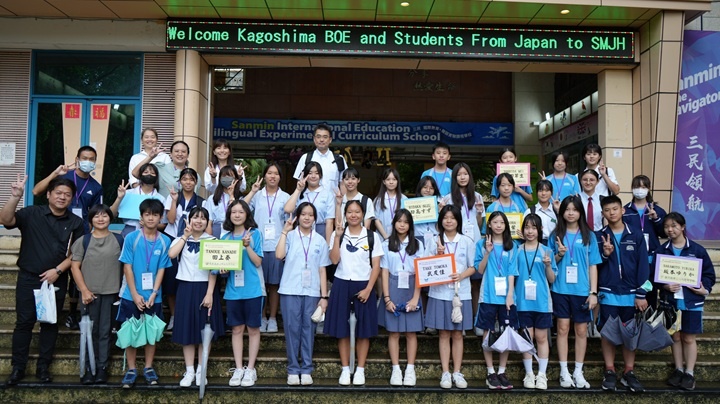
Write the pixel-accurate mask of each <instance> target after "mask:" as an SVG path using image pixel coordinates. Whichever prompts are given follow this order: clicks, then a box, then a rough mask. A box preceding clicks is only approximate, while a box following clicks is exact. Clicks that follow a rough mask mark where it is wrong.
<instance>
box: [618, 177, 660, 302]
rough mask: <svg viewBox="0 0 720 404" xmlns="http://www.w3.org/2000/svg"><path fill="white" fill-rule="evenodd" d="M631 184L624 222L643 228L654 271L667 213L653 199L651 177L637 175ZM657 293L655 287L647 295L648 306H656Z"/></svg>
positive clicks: (651, 267) (649, 259)
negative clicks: (630, 196) (630, 193)
mask: <svg viewBox="0 0 720 404" xmlns="http://www.w3.org/2000/svg"><path fill="white" fill-rule="evenodd" d="M631 185H632V194H633V200H632V202H630V203H628V204H627V205H625V213H624V214H623V222H625V223H626V224H627V225H628V226H630V228H633V227H635V228H638V229H641V230H642V232H643V236H645V247H647V250H648V255H649V256H648V263H649V264H650V270H651V271H652V270H654V269H655V263H654V262H653V256H654V255H655V251H656V250H657V249H658V248H660V240H659V239H660V237H663V238H664V237H665V232H664V231H663V224H662V223H663V219H665V216H666V215H667V213H666V212H665V209H663V208H661V207H660V206H658V205H657V204H656V203H655V202H654V201H653V197H652V194H651V193H650V188H652V183H651V182H650V178H648V177H647V176H646V175H637V176H635V178H633V179H632V183H631ZM657 295H658V289H657V288H654V289H653V290H652V292H650V293H648V294H647V295H646V296H645V298H646V299H647V302H648V306H650V307H656V304H657Z"/></svg>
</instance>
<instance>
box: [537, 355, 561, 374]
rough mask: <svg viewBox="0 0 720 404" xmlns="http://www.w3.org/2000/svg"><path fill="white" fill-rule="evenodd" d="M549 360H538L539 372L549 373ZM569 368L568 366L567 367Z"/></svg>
mask: <svg viewBox="0 0 720 404" xmlns="http://www.w3.org/2000/svg"><path fill="white" fill-rule="evenodd" d="M548 360H549V359H548V358H545V359H543V358H538V372H540V373H547V365H548ZM565 366H567V365H565Z"/></svg>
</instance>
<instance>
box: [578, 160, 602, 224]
mask: <svg viewBox="0 0 720 404" xmlns="http://www.w3.org/2000/svg"><path fill="white" fill-rule="evenodd" d="M598 180H599V178H598V175H597V173H596V172H595V171H593V170H587V171H585V172H584V173H582V174H581V175H580V186H581V187H582V189H583V191H582V192H580V199H582V204H583V208H585V215H586V217H587V223H588V226H590V230H592V231H600V230H602V228H603V215H602V206H601V205H600V198H603V197H602V196H600V195H599V194H598V192H597V188H596V187H597V184H598ZM590 205H592V207H591V206H590Z"/></svg>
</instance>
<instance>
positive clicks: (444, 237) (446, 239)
mask: <svg viewBox="0 0 720 404" xmlns="http://www.w3.org/2000/svg"><path fill="white" fill-rule="evenodd" d="M461 237H462V235H461V234H460V233H455V237H454V238H453V239H452V240H448V238H447V235H446V234H443V240H445V242H446V243H458V242H460V238H461Z"/></svg>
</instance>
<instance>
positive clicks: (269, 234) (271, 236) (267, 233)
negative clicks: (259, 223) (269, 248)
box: [263, 224, 275, 240]
mask: <svg viewBox="0 0 720 404" xmlns="http://www.w3.org/2000/svg"><path fill="white" fill-rule="evenodd" d="M263 235H264V237H265V240H275V225H273V224H266V225H265V227H263Z"/></svg>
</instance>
